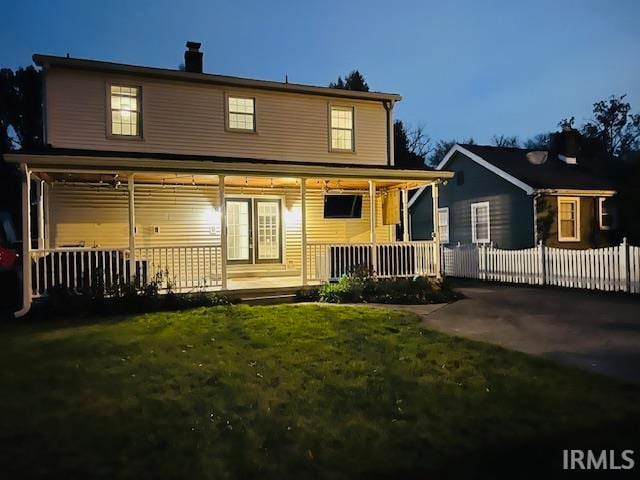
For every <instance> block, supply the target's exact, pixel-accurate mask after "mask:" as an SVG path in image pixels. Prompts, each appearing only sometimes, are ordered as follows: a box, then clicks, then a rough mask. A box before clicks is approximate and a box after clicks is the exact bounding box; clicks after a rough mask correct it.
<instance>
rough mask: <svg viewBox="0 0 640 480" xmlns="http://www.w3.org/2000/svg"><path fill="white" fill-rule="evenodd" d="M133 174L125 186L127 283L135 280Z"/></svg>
mask: <svg viewBox="0 0 640 480" xmlns="http://www.w3.org/2000/svg"><path fill="white" fill-rule="evenodd" d="M133 175H134V174H133V173H131V174H130V175H129V178H128V181H127V185H128V189H129V211H128V213H129V283H133V282H135V279H136V205H135V192H134V182H133Z"/></svg>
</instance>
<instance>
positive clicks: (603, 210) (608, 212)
mask: <svg viewBox="0 0 640 480" xmlns="http://www.w3.org/2000/svg"><path fill="white" fill-rule="evenodd" d="M598 207H599V208H598V211H599V219H600V220H599V224H600V230H611V229H612V228H613V227H614V223H615V222H614V221H615V216H614V211H613V208H612V205H611V199H610V198H599V199H598Z"/></svg>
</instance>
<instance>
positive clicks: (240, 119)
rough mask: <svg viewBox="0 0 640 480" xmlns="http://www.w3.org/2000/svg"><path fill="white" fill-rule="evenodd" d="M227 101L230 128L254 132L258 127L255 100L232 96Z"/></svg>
mask: <svg viewBox="0 0 640 480" xmlns="http://www.w3.org/2000/svg"><path fill="white" fill-rule="evenodd" d="M227 102H228V104H227V108H228V114H229V118H228V124H227V125H228V127H229V129H230V130H244V131H248V132H254V131H255V129H256V117H255V100H254V99H253V98H243V97H231V96H230V97H228V99H227Z"/></svg>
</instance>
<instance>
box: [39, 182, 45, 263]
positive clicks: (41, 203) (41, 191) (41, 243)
mask: <svg viewBox="0 0 640 480" xmlns="http://www.w3.org/2000/svg"><path fill="white" fill-rule="evenodd" d="M44 238H45V237H44V180H40V181H38V250H41V249H43V248H45V243H44V242H45V240H44Z"/></svg>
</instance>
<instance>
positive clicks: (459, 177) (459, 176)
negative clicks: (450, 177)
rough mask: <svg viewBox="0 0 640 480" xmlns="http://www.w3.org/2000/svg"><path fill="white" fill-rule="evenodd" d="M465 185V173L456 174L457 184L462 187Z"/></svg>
mask: <svg viewBox="0 0 640 480" xmlns="http://www.w3.org/2000/svg"><path fill="white" fill-rule="evenodd" d="M463 183H464V172H456V184H458V185H462V184H463Z"/></svg>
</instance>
